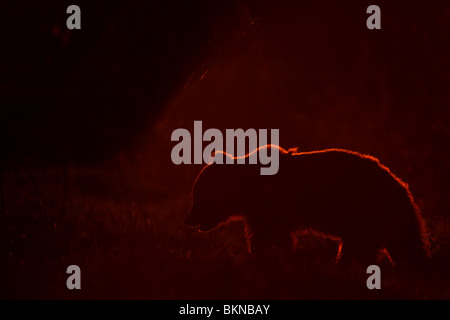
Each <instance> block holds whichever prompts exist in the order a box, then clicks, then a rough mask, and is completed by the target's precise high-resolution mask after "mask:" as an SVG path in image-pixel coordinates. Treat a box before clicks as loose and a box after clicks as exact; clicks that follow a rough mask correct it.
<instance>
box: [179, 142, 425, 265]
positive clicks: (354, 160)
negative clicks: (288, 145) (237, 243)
mask: <svg viewBox="0 0 450 320" xmlns="http://www.w3.org/2000/svg"><path fill="white" fill-rule="evenodd" d="M266 147H270V148H275V146H266ZM276 148H279V151H280V160H279V171H278V173H277V174H275V175H272V176H269V175H260V170H259V169H260V165H255V164H247V163H246V164H233V165H225V164H212V165H207V166H206V167H204V168H203V170H202V171H201V172H200V174H199V175H198V177H197V179H196V181H195V183H194V186H193V190H192V191H193V192H192V197H193V205H192V209H191V212H190V214H189V217H188V220H187V223H188V224H189V225H190V226H192V227H198V228H199V230H200V231H209V230H212V229H214V228H216V227H217V226H220V225H222V224H223V223H224V222H226V221H229V220H230V218H232V217H242V218H244V220H245V221H246V224H247V226H248V227H249V229H250V234H251V251H252V252H255V253H256V254H258V252H266V251H267V250H268V249H270V248H272V247H273V246H274V245H275V246H279V247H288V246H291V245H292V234H293V233H294V232H296V231H297V230H301V229H312V230H317V231H319V232H322V233H323V234H326V235H331V236H334V237H339V239H341V240H342V259H343V260H348V259H352V260H353V259H357V260H362V259H366V258H367V259H372V258H373V257H375V256H376V255H377V252H378V251H379V250H386V249H387V251H388V252H389V254H390V256H391V257H392V259H393V260H394V262H413V263H414V262H418V261H419V260H422V259H423V258H425V257H426V255H427V249H426V248H427V242H426V237H425V224H424V222H423V219H422V217H421V215H420V212H419V210H418V207H417V206H416V205H415V203H414V200H413V197H412V195H411V192H410V191H409V189H408V186H407V184H406V183H404V182H402V181H401V180H400V179H399V178H397V177H396V176H395V175H393V174H392V173H391V172H390V170H389V169H388V168H387V167H385V166H383V165H382V164H381V163H380V162H379V161H378V160H377V159H376V158H374V157H372V156H367V155H362V154H359V153H357V152H352V151H347V150H342V149H328V150H322V151H314V152H303V153H297V152H296V150H289V151H286V150H284V149H282V148H280V147H276ZM226 156H229V155H226Z"/></svg>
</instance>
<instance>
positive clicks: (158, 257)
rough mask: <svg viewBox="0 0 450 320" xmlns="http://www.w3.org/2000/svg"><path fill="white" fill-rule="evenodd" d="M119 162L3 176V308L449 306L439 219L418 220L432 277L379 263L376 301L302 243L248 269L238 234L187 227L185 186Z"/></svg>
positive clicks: (357, 274) (359, 272) (319, 245)
mask: <svg viewBox="0 0 450 320" xmlns="http://www.w3.org/2000/svg"><path fill="white" fill-rule="evenodd" d="M123 156H124V155H123V154H122V155H119V156H118V157H116V158H115V160H114V161H111V163H110V164H107V165H104V164H102V165H99V166H91V167H82V166H75V165H72V166H55V167H53V168H41V169H37V168H35V169H33V170H24V169H23V168H22V169H21V170H19V169H17V170H15V172H14V170H12V171H11V172H6V174H4V177H3V178H4V181H3V182H4V189H5V190H4V192H5V204H4V208H3V210H2V214H1V224H0V225H1V227H2V230H1V238H2V241H1V243H2V245H1V257H2V258H1V261H2V262H1V275H0V279H1V288H2V289H1V291H0V294H1V298H8V299H10V298H13V299H16V298H26V299H53V298H61V299H430V298H434V299H436V298H437V299H448V298H450V277H449V276H448V274H447V270H448V267H449V264H450V261H449V253H450V242H449V238H448V234H450V229H449V221H448V220H447V219H445V217H440V218H437V219H435V220H428V222H429V226H430V228H431V232H432V234H433V247H434V253H435V254H434V257H433V258H432V259H431V261H430V265H429V266H427V268H426V269H420V268H417V269H415V268H412V269H398V268H392V267H391V266H389V265H388V264H387V263H385V262H382V264H381V267H382V290H373V291H372V290H368V289H367V288H366V286H365V282H366V279H367V275H366V273H365V268H366V267H367V266H362V265H360V264H358V263H356V262H355V263H354V264H352V265H350V266H349V265H346V266H343V265H339V264H338V265H336V264H334V257H335V254H336V250H337V245H336V243H334V242H333V241H330V240H325V239H322V238H318V237H315V236H314V235H308V234H305V235H303V236H302V237H301V238H300V239H299V240H300V241H299V246H298V250H297V253H296V255H294V256H287V255H283V254H276V253H273V254H272V255H270V256H269V257H267V259H265V260H258V259H255V258H254V257H252V256H251V255H249V254H248V252H247V250H246V242H245V239H244V226H243V225H242V224H241V223H234V224H231V225H229V226H225V227H223V228H220V229H217V230H215V231H213V232H210V233H199V232H196V231H195V230H193V229H190V228H188V227H186V226H185V225H184V224H183V220H184V219H185V218H186V214H187V212H188V209H189V201H190V199H189V180H190V179H192V178H193V175H191V177H190V178H189V174H187V178H186V179H185V182H184V183H183V179H180V180H179V183H178V184H174V185H177V187H174V185H173V186H171V185H170V184H167V185H164V184H158V183H156V182H155V180H152V179H151V178H150V176H147V177H146V176H145V175H136V174H134V173H133V171H135V170H138V169H137V168H139V166H136V163H135V161H136V158H134V159H132V161H133V165H131V163H130V162H129V161H130V159H128V160H124V159H122V158H121V157H123ZM175 169H179V168H175ZM139 170H142V169H139ZM143 171H145V170H143ZM150 171H151V170H150ZM194 172H195V169H194V168H193V169H192V173H194ZM149 174H151V172H150V173H149ZM146 178H148V180H147V179H146ZM138 189H139V190H141V191H140V192H139V191H138ZM142 190H146V191H147V192H142ZM170 190H172V192H169V191H170ZM71 264H77V265H79V266H80V268H81V271H82V290H79V291H70V290H68V289H67V288H66V287H65V280H66V278H67V276H68V275H66V274H65V271H66V268H67V266H69V265H71Z"/></svg>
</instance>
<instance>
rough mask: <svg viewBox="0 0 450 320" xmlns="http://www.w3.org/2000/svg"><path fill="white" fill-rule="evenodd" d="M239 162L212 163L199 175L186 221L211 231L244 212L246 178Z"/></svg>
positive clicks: (193, 225) (202, 229)
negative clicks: (229, 163)
mask: <svg viewBox="0 0 450 320" xmlns="http://www.w3.org/2000/svg"><path fill="white" fill-rule="evenodd" d="M239 167H240V166H238V165H226V164H210V165H207V166H206V167H204V168H203V170H202V171H201V172H200V173H199V175H198V176H197V179H196V180H195V183H194V186H193V188H192V207H191V210H190V212H189V216H188V219H187V220H186V223H187V224H188V225H189V226H191V227H196V228H198V229H199V231H209V230H211V229H214V228H216V227H217V226H220V225H221V223H223V222H226V221H227V220H228V219H229V218H230V217H231V216H235V215H242V214H245V208H244V207H245V203H246V201H247V199H245V193H244V192H243V188H244V184H245V183H244V181H245V178H244V177H242V173H241V170H239Z"/></svg>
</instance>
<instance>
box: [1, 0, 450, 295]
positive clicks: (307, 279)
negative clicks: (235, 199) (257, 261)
mask: <svg viewBox="0 0 450 320" xmlns="http://www.w3.org/2000/svg"><path fill="white" fill-rule="evenodd" d="M70 4H74V3H71V2H70V3H69V2H66V1H35V2H31V1H25V2H23V1H21V2H14V1H6V2H4V3H3V4H2V10H1V13H0V24H1V25H0V39H1V46H0V127H1V131H0V146H1V152H0V154H1V158H0V169H1V195H0V196H1V198H0V200H1V201H0V205H1V208H0V210H1V211H0V212H1V217H0V223H1V224H0V227H1V242H2V244H1V246H0V247H1V252H0V254H1V257H0V259H1V260H0V261H1V277H0V279H1V288H2V289H0V290H1V291H0V296H1V297H3V298H55V297H56V298H74V297H82V298H105V297H114V298H135V297H142V298H157V299H158V298H169V299H170V298H182V299H189V298H265V299H267V298H304V297H306V298H309V297H312V298H327V297H331V298H341V297H364V298H374V297H375V298H377V297H380V296H381V297H383V298H399V297H400V298H405V297H406V298H409V297H413V298H429V297H439V298H442V297H447V298H448V292H449V291H448V288H449V282H448V280H446V281H441V280H440V278H439V277H441V276H442V274H441V273H439V272H438V271H436V272H434V273H435V274H437V276H436V277H435V278H433V279H428V278H421V277H419V276H417V277H416V275H414V277H415V278H417V281H415V282H414V281H413V283H412V284H411V283H410V281H408V280H405V279H406V278H408V277H407V276H406V275H401V278H400V280H396V279H397V278H396V277H397V276H392V278H389V279H388V280H386V281H387V287H388V289H387V290H385V291H383V292H382V293H381V294H380V295H379V296H378V295H375V296H373V295H370V294H368V293H367V290H365V289H364V288H363V289H361V288H360V287H359V282H361V281H362V282H361V283H362V284H363V285H364V283H365V278H364V276H362V278H359V277H352V276H351V272H348V271H346V272H343V273H342V272H341V271H339V270H336V269H335V268H333V266H331V267H330V266H328V265H326V263H325V265H326V266H325V267H323V266H322V262H323V260H326V261H328V260H329V256H328V251H327V250H329V249H330V248H332V245H330V244H324V243H321V241H320V240H317V239H316V240H314V239H313V240H311V239H309V240H308V239H305V243H307V244H308V243H309V245H306V247H305V248H303V250H304V252H303V254H304V256H305V257H306V258H304V261H303V262H302V263H301V264H300V266H301V268H303V269H302V270H303V271H299V269H296V267H294V266H293V265H291V264H289V263H288V262H285V264H283V265H282V266H279V265H277V266H276V267H275V266H267V267H265V268H259V267H258V266H255V265H254V264H252V263H253V262H252V261H251V259H249V257H248V256H247V255H246V253H245V250H244V249H243V248H244V246H245V245H244V244H243V238H242V226H239V225H236V226H231V227H228V228H224V229H223V230H221V231H218V232H216V233H211V234H207V235H198V234H194V233H192V230H188V229H187V228H185V226H184V225H183V224H182V221H183V220H184V219H185V218H186V215H187V212H188V209H189V205H190V198H189V191H190V187H191V186H192V183H193V181H194V179H195V176H196V174H197V173H198V172H199V170H200V169H201V166H194V165H192V166H178V167H177V166H174V165H173V164H172V163H171V161H170V150H171V148H172V147H173V143H172V142H171V141H170V134H171V132H172V131H173V130H174V129H176V128H179V127H185V128H188V129H189V130H192V127H193V121H194V120H202V121H203V123H204V130H206V128H208V127H215V128H219V129H225V128H239V127H242V128H244V129H245V128H279V129H280V143H281V145H282V146H284V147H286V148H289V147H293V146H298V147H299V148H300V150H302V151H303V150H305V151H309V150H318V149H324V148H330V147H339V148H346V149H351V150H355V151H359V152H363V153H368V154H371V155H373V156H376V157H378V158H379V159H380V160H381V162H382V163H384V164H386V165H387V166H388V167H389V168H391V169H392V171H393V172H394V173H396V174H397V175H398V176H399V177H400V178H402V179H403V180H405V181H406V182H407V183H409V185H410V188H411V190H412V192H413V194H414V196H415V198H416V201H417V203H418V205H419V206H420V208H421V210H422V213H423V216H424V218H425V220H426V222H427V224H428V226H429V228H430V237H431V240H432V245H433V249H434V251H435V256H436V258H435V259H436V261H438V262H436V265H437V269H438V270H440V268H443V269H445V268H444V267H445V266H447V265H448V255H449V232H450V221H449V214H450V213H449V207H450V205H449V199H448V197H447V194H448V191H449V184H450V174H449V170H448V169H449V168H450V165H449V158H448V147H449V141H450V139H449V138H450V130H449V126H448V124H449V116H450V111H449V103H450V88H449V84H450V72H449V71H450V59H449V56H450V42H449V40H450V38H449V32H450V6H449V4H448V3H446V2H445V1H414V3H409V2H406V1H400V2H398V1H397V2H395V3H392V2H388V1H377V2H374V3H372V2H368V1H346V2H339V3H337V2H334V1H314V2H312V3H304V2H299V1H200V0H198V1H181V0H178V1H177V0H174V1H126V2H125V1H78V2H77V3H76V4H77V5H79V6H80V8H81V28H82V29H81V30H72V31H71V30H68V29H67V28H66V26H65V22H66V19H67V17H68V15H67V14H66V13H65V12H66V8H67V6H68V5H70ZM371 4H377V5H379V6H380V8H381V21H382V22H381V24H382V29H381V30H368V29H367V28H366V19H367V16H368V15H367V14H366V13H365V12H366V8H367V7H368V6H369V5H371ZM316 247H319V249H317V248H316ZM314 248H316V249H317V250H314ZM330 250H331V251H332V249H330ZM317 252H322V253H317ZM323 252H324V253H323ZM308 257H309V258H310V259H309V258H308ZM327 259H328V260H327ZM311 261H312V262H311ZM281 263H283V262H281ZM70 264H79V265H80V267H81V269H82V271H83V279H84V280H83V281H84V282H83V283H84V284H85V286H84V288H83V290H81V291H80V292H77V293H73V292H69V291H68V290H67V289H66V288H65V278H66V275H65V268H66V267H67V266H68V265H70ZM224 266H227V267H224ZM279 268H284V269H282V270H284V276H278V278H277V277H276V276H275V277H274V276H273V275H272V276H270V277H269V276H267V274H272V272H274V270H278V269H279ZM304 269H306V271H304ZM431 273H432V272H430V274H431ZM311 275H312V276H311ZM111 279H114V281H113V280H111ZM230 279H231V280H230ZM271 279H272V280H271ZM324 279H325V280H324ZM360 280H361V281H360ZM349 281H350V282H352V281H353V282H354V283H355V285H354V286H352V285H349V284H348V282H349ZM330 283H331V285H330ZM330 287H331V289H330ZM344 288H345V289H344ZM349 288H350V289H349Z"/></svg>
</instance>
